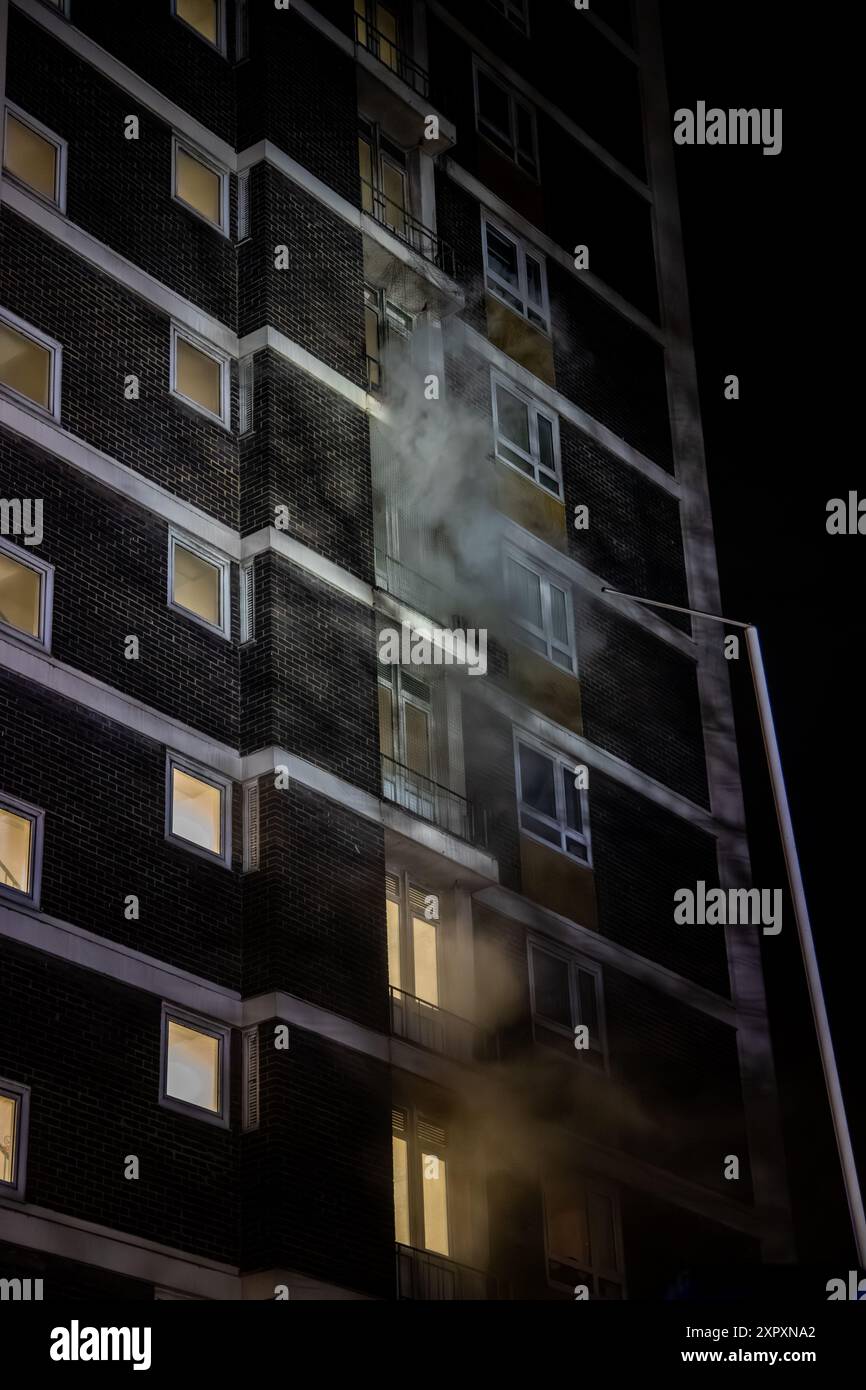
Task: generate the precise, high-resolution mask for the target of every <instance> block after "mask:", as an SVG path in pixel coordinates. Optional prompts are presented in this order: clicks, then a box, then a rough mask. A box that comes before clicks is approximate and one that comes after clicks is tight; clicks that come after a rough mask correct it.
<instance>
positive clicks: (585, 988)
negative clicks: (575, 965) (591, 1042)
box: [577, 970, 598, 1038]
mask: <svg viewBox="0 0 866 1390" xmlns="http://www.w3.org/2000/svg"><path fill="white" fill-rule="evenodd" d="M577 987H578V993H579V996H580V1021H581V1023H585V1024H586V1026H587V1028H588V1029H589V1031H590V1035H591V1036H592V1037H594V1038H597V1037H598V999H597V997H596V989H595V976H594V975H590V973H589V971H588V970H578V972H577Z"/></svg>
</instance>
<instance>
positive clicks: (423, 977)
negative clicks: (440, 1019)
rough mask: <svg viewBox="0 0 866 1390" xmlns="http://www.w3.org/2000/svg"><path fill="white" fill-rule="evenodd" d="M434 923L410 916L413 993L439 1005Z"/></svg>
mask: <svg viewBox="0 0 866 1390" xmlns="http://www.w3.org/2000/svg"><path fill="white" fill-rule="evenodd" d="M436 931H437V927H436V923H435V922H428V921H426V919H425V918H423V917H413V918H412V939H413V952H414V964H415V994H416V996H417V997H418V998H419V999H424V1000H426V1002H427V1003H428V1004H435V1005H436V1006H437V1007H438V1005H439V971H438V968H437V963H436Z"/></svg>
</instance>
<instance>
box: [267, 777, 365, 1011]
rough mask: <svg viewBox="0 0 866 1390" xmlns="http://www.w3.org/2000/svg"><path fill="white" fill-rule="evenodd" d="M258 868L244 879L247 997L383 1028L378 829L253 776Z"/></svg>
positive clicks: (303, 791)
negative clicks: (283, 998) (275, 994)
mask: <svg viewBox="0 0 866 1390" xmlns="http://www.w3.org/2000/svg"><path fill="white" fill-rule="evenodd" d="M258 785H259V815H260V827H261V828H260V843H261V849H260V856H261V857H260V867H259V869H258V870H256V871H255V872H253V873H249V874H247V875H246V876H245V879H244V992H245V994H249V995H252V994H262V993H265V992H267V991H269V990H282V991H284V992H285V993H287V994H293V995H296V996H298V997H300V998H302V999H308V1000H309V1001H310V1002H311V1003H314V1004H318V1005H319V1007H320V1008H323V1009H331V1010H333V1011H334V1012H335V1013H338V1014H340V1015H341V1016H342V1017H344V1018H351V1019H353V1020H354V1021H355V1022H356V1023H362V1024H365V1025H366V1026H367V1027H368V1028H375V1029H377V1030H378V1031H379V1032H387V1031H388V1030H389V1013H388V1011H389V1007H390V1005H389V997H388V962H387V939H386V930H385V860H384V839H383V833H382V830H381V827H379V826H377V825H375V824H373V823H372V822H370V821H367V820H364V819H362V818H361V817H359V816H356V815H354V814H353V813H352V812H351V811H348V810H346V809H345V808H344V807H342V806H338V805H337V804H336V803H334V802H329V801H326V800H324V798H322V797H321V796H319V795H318V793H316V792H312V791H309V790H308V789H307V788H305V787H301V786H299V785H297V784H296V783H290V785H289V786H288V787H285V788H279V789H278V788H276V787H275V785H274V777H273V775H272V774H269V775H268V776H267V777H262V778H260V779H259V784H258Z"/></svg>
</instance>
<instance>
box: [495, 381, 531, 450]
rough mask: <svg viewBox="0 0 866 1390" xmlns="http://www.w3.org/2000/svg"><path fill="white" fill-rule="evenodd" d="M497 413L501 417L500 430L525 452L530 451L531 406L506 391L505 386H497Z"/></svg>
mask: <svg viewBox="0 0 866 1390" xmlns="http://www.w3.org/2000/svg"><path fill="white" fill-rule="evenodd" d="M496 414H497V417H498V419H499V432H500V434H502V435H504V436H505V438H506V439H507V440H508V441H509V442H510V443H511V444H515V445H516V446H517V447H518V448H519V449H522V450H523V451H524V453H526V454H528V453H529V451H530V442H529V408H528V407H527V406H526V405H525V403H524V402H523V401H521V400H519V399H518V398H517V396H513V395H512V394H511V392H510V391H506V389H505V387H504V386H497V388H496Z"/></svg>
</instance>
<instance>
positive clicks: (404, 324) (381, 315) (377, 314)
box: [364, 285, 415, 391]
mask: <svg viewBox="0 0 866 1390" xmlns="http://www.w3.org/2000/svg"><path fill="white" fill-rule="evenodd" d="M364 327H365V339H366V348H367V385H368V387H369V388H370V390H371V391H379V390H381V388H382V377H383V365H384V364H383V357H384V355H385V353H386V352H387V356H388V361H389V363H391V364H393V363H394V362H395V361H396V360H397V358H398V355H404V354H406V353H409V352H411V347H410V344H411V342H412V333H413V331H414V328H415V320H414V318H413V316H412V315H411V314H409V313H407V312H406V310H405V309H401V308H400V306H399V305H398V304H394V303H393V301H392V300H390V299H386V298H385V296H384V294H383V292H382V291H381V290H376V289H372V288H371V287H370V286H369V285H366V286H365V287H364Z"/></svg>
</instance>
